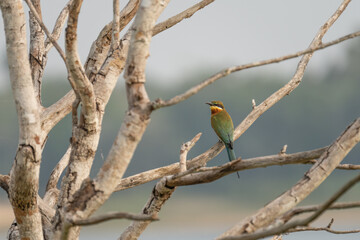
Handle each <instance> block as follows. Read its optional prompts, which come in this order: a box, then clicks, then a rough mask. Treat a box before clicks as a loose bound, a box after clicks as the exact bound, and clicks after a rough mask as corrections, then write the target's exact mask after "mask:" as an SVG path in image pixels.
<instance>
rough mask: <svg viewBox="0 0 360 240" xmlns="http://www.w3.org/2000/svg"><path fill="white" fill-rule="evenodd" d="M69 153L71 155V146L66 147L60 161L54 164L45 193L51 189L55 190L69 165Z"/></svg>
mask: <svg viewBox="0 0 360 240" xmlns="http://www.w3.org/2000/svg"><path fill="white" fill-rule="evenodd" d="M70 153H71V146H69V147H68V149H67V150H66V152H65V154H64V155H63V157H62V158H61V159H60V161H59V162H58V163H57V164H56V166H55V168H54V169H53V170H52V172H51V174H50V177H49V181H48V183H47V185H46V192H48V191H50V190H51V189H53V188H56V185H57V183H58V182H59V179H60V176H61V174H62V172H63V171H64V169H65V168H66V166H67V165H68V163H69V158H70Z"/></svg>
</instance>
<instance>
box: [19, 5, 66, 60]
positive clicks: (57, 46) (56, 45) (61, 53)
mask: <svg viewBox="0 0 360 240" xmlns="http://www.w3.org/2000/svg"><path fill="white" fill-rule="evenodd" d="M25 2H26V4H27V5H28V6H29V8H30V11H31V12H32V14H33V15H34V17H35V19H36V21H38V23H39V25H40V26H41V28H42V30H43V31H44V32H45V34H46V36H47V37H48V39H49V40H50V41H51V43H52V44H53V45H54V47H55V48H56V50H57V51H58V52H59V54H60V56H61V58H62V59H63V60H64V62H65V64H66V57H65V53H64V52H63V50H62V49H61V47H60V46H59V44H58V43H57V42H56V40H55V39H54V38H53V36H52V35H51V33H50V31H49V30H48V29H47V27H46V26H45V24H44V23H43V21H41V18H40V16H39V14H38V13H37V11H36V9H35V7H34V5H33V4H32V2H31V1H30V0H25Z"/></svg>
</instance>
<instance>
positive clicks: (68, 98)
mask: <svg viewBox="0 0 360 240" xmlns="http://www.w3.org/2000/svg"><path fill="white" fill-rule="evenodd" d="M71 1H73V0H71ZM139 3H140V1H139V0H130V1H129V2H128V4H127V5H126V6H125V7H124V9H123V10H122V11H121V13H120V30H122V29H123V28H124V27H125V26H126V25H127V24H128V23H129V22H130V21H131V20H132V18H133V17H134V16H135V13H136V11H137V9H138V7H139ZM111 29H112V28H111V23H110V24H107V25H106V26H105V27H104V28H103V30H102V31H101V32H100V34H99V36H98V38H97V39H96V41H95V42H94V43H93V45H92V47H91V50H90V52H89V55H88V58H87V61H86V64H85V73H86V75H87V76H88V78H89V80H91V82H94V91H95V95H96V97H97V98H100V99H101V100H102V101H103V102H104V103H103V104H106V103H107V101H108V99H109V96H110V94H111V92H112V88H113V87H114V86H115V83H116V80H117V79H118V76H119V75H120V73H121V72H122V70H123V68H124V65H125V64H124V63H125V59H126V55H127V51H128V45H129V44H128V39H129V35H130V34H126V35H125V36H124V37H123V39H122V49H121V50H119V49H118V50H117V51H115V52H113V53H111V54H110V55H108V51H109V49H110V42H111ZM105 61H106V63H104V62H105ZM109 89H110V90H109ZM74 100H75V94H74V92H73V90H71V91H70V92H68V93H67V94H66V95H65V96H64V97H62V98H61V99H59V100H58V101H57V102H56V103H54V104H53V105H51V106H50V107H48V108H46V109H45V110H44V111H43V112H42V114H41V119H42V127H43V129H44V131H45V132H49V131H50V130H51V129H52V128H53V127H54V126H55V125H56V124H57V123H58V122H59V121H60V120H61V119H63V118H64V117H65V116H66V115H67V114H68V113H69V112H70V111H71V104H72V103H73V102H74ZM100 120H101V119H99V121H100Z"/></svg>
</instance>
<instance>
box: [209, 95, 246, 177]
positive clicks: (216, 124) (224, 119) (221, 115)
mask: <svg viewBox="0 0 360 240" xmlns="http://www.w3.org/2000/svg"><path fill="white" fill-rule="evenodd" d="M206 104H208V105H210V110H211V127H212V128H213V129H214V131H215V133H216V135H218V137H219V138H220V140H221V141H222V142H223V143H224V144H225V148H226V151H227V154H228V157H229V161H230V162H231V161H233V160H235V159H236V156H235V152H234V145H233V143H234V124H233V121H232V119H231V117H230V115H229V114H228V113H227V111H226V110H225V107H224V104H223V103H222V102H221V101H211V102H207V103H206ZM236 173H237V175H238V177H239V178H240V176H239V173H238V172H236Z"/></svg>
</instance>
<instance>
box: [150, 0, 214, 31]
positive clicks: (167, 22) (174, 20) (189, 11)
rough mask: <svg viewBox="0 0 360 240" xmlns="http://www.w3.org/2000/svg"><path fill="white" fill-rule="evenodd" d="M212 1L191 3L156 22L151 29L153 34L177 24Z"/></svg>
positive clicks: (204, 0)
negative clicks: (182, 9)
mask: <svg viewBox="0 0 360 240" xmlns="http://www.w3.org/2000/svg"><path fill="white" fill-rule="evenodd" d="M212 2H214V0H203V1H201V2H199V3H197V4H195V5H193V6H192V7H190V8H188V9H186V10H185V11H183V12H181V13H179V14H177V15H175V16H173V17H171V18H169V19H167V20H165V21H164V22H161V23H158V24H156V26H155V27H154V29H153V30H152V33H153V36H155V35H157V34H158V33H160V32H162V31H164V30H166V29H169V28H171V27H172V26H174V25H176V24H178V23H179V22H181V21H182V20H184V19H185V18H190V17H192V15H194V13H196V12H197V11H199V10H201V9H203V8H204V7H206V6H207V5H209V4H210V3H212Z"/></svg>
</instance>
